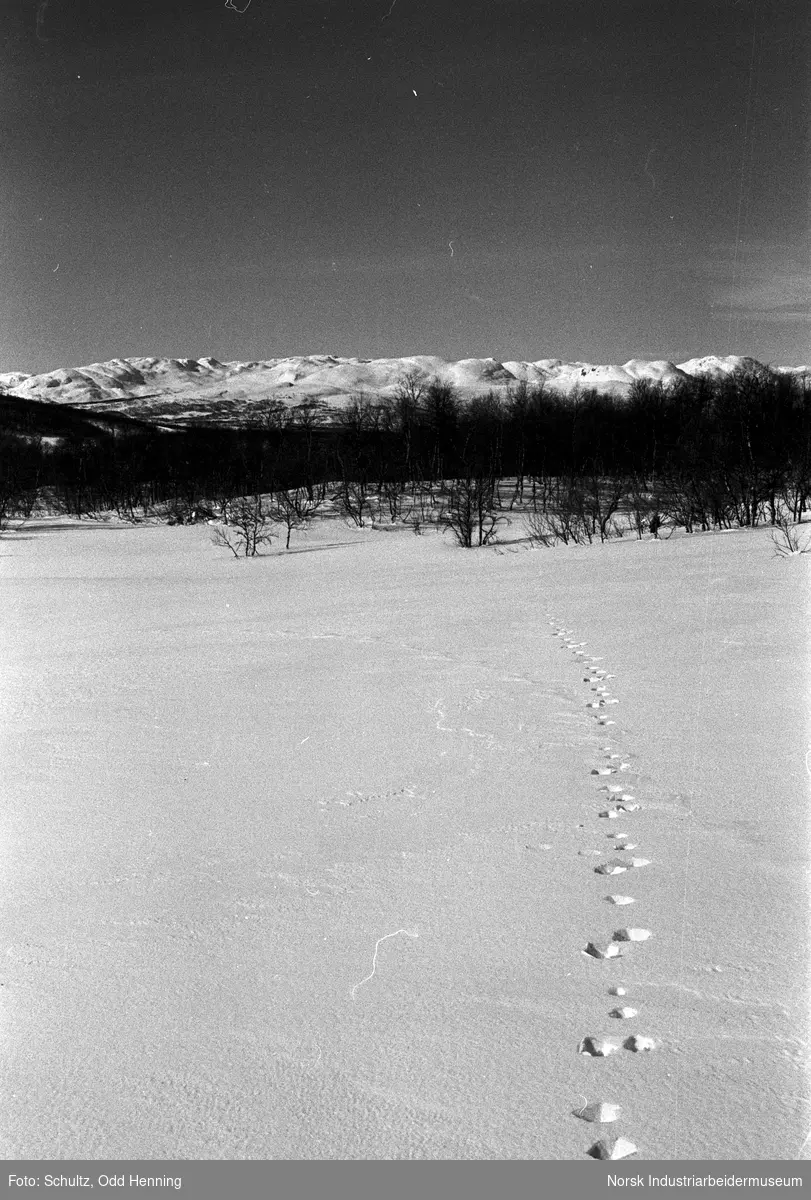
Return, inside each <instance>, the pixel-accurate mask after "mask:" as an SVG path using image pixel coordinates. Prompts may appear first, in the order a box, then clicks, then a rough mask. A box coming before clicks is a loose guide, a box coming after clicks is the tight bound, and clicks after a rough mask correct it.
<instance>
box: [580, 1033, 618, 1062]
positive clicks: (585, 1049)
mask: <svg viewBox="0 0 811 1200" xmlns="http://www.w3.org/2000/svg"><path fill="white" fill-rule="evenodd" d="M620 1049H621V1046H620V1043H619V1042H617V1041H615V1040H614V1039H613V1038H601V1037H584V1038H583V1040H582V1041H581V1042H580V1044H579V1046H578V1047H577V1053H578V1054H588V1055H590V1056H591V1057H592V1058H607V1057H608V1055H609V1054H615V1053H616V1051H617V1050H620Z"/></svg>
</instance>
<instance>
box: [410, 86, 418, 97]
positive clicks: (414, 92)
mask: <svg viewBox="0 0 811 1200" xmlns="http://www.w3.org/2000/svg"><path fill="white" fill-rule="evenodd" d="M411 90H412V92H414V89H413V88H412V89H411ZM416 94H417V93H416V92H414V95H415V96H416Z"/></svg>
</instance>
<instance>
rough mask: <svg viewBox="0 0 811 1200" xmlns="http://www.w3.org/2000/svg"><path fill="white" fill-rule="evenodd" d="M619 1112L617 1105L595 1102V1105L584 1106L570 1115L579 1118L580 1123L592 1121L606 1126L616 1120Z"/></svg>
mask: <svg viewBox="0 0 811 1200" xmlns="http://www.w3.org/2000/svg"><path fill="white" fill-rule="evenodd" d="M621 1111H622V1109H621V1108H620V1106H619V1105H618V1104H608V1103H606V1102H605V1101H597V1103H595V1104H586V1105H585V1106H584V1107H583V1108H576V1109H575V1110H574V1113H573V1114H572V1115H573V1116H575V1117H580V1119H581V1121H593V1122H596V1123H597V1124H598V1125H606V1124H608V1122H609V1121H616V1120H618V1119H619V1115H620V1113H621Z"/></svg>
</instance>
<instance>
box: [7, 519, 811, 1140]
mask: <svg viewBox="0 0 811 1200" xmlns="http://www.w3.org/2000/svg"><path fill="white" fill-rule="evenodd" d="M209 534H210V531H209V530H207V529H205V528H203V529H201V528H185V527H175V528H167V527H149V528H147V527H134V528H130V527H121V526H113V525H110V526H104V525H97V526H93V525H90V524H81V525H80V524H78V523H71V522H65V521H61V522H59V521H58V522H39V523H37V522H33V523H31V524H30V525H29V526H26V527H25V528H24V529H22V530H21V531H20V532H19V533H18V534H8V535H6V536H4V537H3V539H2V540H1V541H0V588H1V589H2V611H3V621H2V623H1V624H0V661H2V682H0V701H1V702H2V726H0V729H1V730H2V732H1V733H0V754H2V762H3V784H2V792H3V804H2V810H1V811H2V817H1V818H0V822H1V826H0V827H1V829H2V843H1V846H0V852H1V854H2V865H3V874H4V890H3V901H4V912H3V930H4V934H3V938H4V947H3V949H4V955H3V959H2V962H3V970H2V976H1V977H0V982H2V984H3V987H2V988H0V1005H1V1006H2V1017H3V1076H4V1084H3V1088H2V1092H1V1093H0V1095H2V1100H0V1129H2V1131H3V1132H2V1146H1V1147H0V1149H1V1150H2V1154H3V1156H4V1157H7V1158H28V1157H31V1158H38V1157H42V1158H53V1157H61V1158H86V1157H91V1158H92V1157H98V1158H100V1157H105V1158H122V1159H138V1158H156V1159H160V1158H167V1157H168V1158H175V1157H177V1158H186V1157H188V1158H260V1159H265V1158H275V1157H284V1158H290V1157H294V1158H295V1157H303V1158H309V1157H321V1158H378V1157H385V1158H511V1157H518V1158H530V1159H537V1158H540V1159H543V1158H563V1159H569V1158H572V1159H576V1158H581V1157H583V1156H584V1155H585V1153H586V1151H587V1150H588V1148H589V1147H590V1146H592V1145H593V1144H594V1143H595V1141H597V1139H598V1138H600V1137H608V1136H614V1135H617V1134H621V1135H622V1136H624V1137H626V1138H628V1139H630V1140H631V1141H633V1142H634V1143H635V1144H636V1145H637V1146H638V1148H639V1152H640V1155H641V1156H642V1157H643V1158H652V1159H671V1158H682V1159H690V1158H713V1159H724V1158H736V1159H741V1158H744V1159H746V1158H753V1159H757V1158H782V1159H791V1158H795V1157H797V1156H803V1157H805V1156H808V1155H809V1152H810V1151H809V1145H811V1139H808V1141H807V1140H806V1139H807V1137H808V1134H809V1130H810V1129H811V1103H809V1100H810V1099H811V1092H810V1091H809V1087H808V1075H807V1071H806V1062H807V1053H806V1048H807V1036H808V998H809V974H808V945H809V938H808V934H809V907H808V880H809V874H808V864H809V829H808V800H809V786H808V785H809V775H808V769H807V763H808V759H807V758H806V755H807V751H808V745H809V728H808V705H807V699H808V694H809V663H808V615H809V602H808V597H809V594H811V593H810V592H809V568H811V556H806V557H795V558H791V559H777V558H774V557H773V556H772V547H771V543H770V541H769V535H768V531H767V530H755V531H754V532H752V531H742V532H733V533H726V534H706V535H696V536H694V537H692V538H687V537H682V538H681V539H676V538H674V539H672V540H671V541H668V542H661V543H653V542H642V543H640V542H636V541H630V540H629V539H628V538H626V539H624V540H623V541H619V542H613V543H609V544H607V545H606V546H599V545H595V546H587V547H571V548H567V549H564V548H558V549H556V550H553V551H544V550H539V551H535V552H529V551H526V550H525V549H524V548H523V546H520V547H519V546H517V545H512V546H501V547H498V548H494V549H487V550H482V551H463V550H460V549H458V548H457V547H455V546H454V545H453V544H452V542H451V541H450V540H449V539H447V538H445V539H443V538H441V537H440V536H433V535H426V536H425V537H421V538H416V537H414V536H413V535H412V534H411V533H410V532H403V533H395V532H391V533H385V532H371V531H357V530H355V531H350V530H348V529H346V527H345V526H343V525H342V524H340V523H339V522H337V521H325V522H322V523H317V524H316V525H314V526H313V528H312V530H311V531H310V532H309V533H308V534H306V535H304V534H300V533H297V534H294V538H293V546H292V549H291V551H290V552H289V553H288V554H284V553H283V552H282V553H279V554H277V553H276V552H275V547H274V549H273V550H272V552H271V553H269V554H267V555H265V556H264V557H261V558H257V559H255V560H239V561H237V560H235V559H234V558H233V557H232V556H231V555H230V554H229V553H228V552H227V551H225V550H221V549H220V550H218V549H216V548H215V547H214V546H213V545H212V544H211V543H210V540H209ZM561 631H570V632H567V633H565V634H564V633H562V632H561ZM567 643H572V644H571V645H570V644H567ZM574 643H585V645H582V646H579V645H574ZM590 656H596V659H597V661H595V660H594V659H592V658H591V657H590ZM598 672H604V673H605V675H599V676H598ZM598 679H599V681H598ZM598 688H602V689H605V691H597V690H595V689H598ZM601 700H602V701H604V702H605V703H604V704H602V706H600V707H596V708H591V707H587V705H591V704H598V705H599V704H600V701H601ZM613 700H616V701H618V703H616V704H612V703H611V701H613ZM608 721H612V722H613V724H607V723H606V724H604V723H601V722H608ZM612 755H615V756H619V757H611V756H612ZM623 763H627V764H629V765H628V766H627V767H625V768H622V769H620V767H621V764H623ZM601 769H605V770H608V769H612V770H614V773H613V774H606V775H597V774H594V773H593V772H595V771H599V770H601ZM612 787H621V788H622V789H623V790H624V792H625V793H626V795H632V796H633V797H635V800H634V801H633V802H632V801H626V804H631V803H638V804H639V805H640V806H641V807H640V808H639V809H637V810H635V811H627V812H625V813H623V814H622V815H621V817H620V818H615V819H606V818H600V817H599V816H598V813H599V812H600V811H608V810H609V809H610V807H611V805H612V799H611V797H612V793H610V792H606V791H603V790H601V789H604V788H612ZM617 795H618V793H613V796H614V798H615V799H614V801H613V803H616V796H617ZM622 833H624V834H627V835H629V838H628V840H630V841H631V842H633V843H635V848H634V849H632V850H631V849H629V850H628V851H627V852H625V853H624V854H622V853H618V852H615V851H614V850H612V843H613V845H615V846H616V844H617V843H620V842H621V841H622V839H621V838H617V837H614V838H610V837H609V836H608V835H609V834H622ZM597 852H599V853H597ZM617 857H618V858H620V859H622V860H623V861H626V862H630V861H631V859H632V858H640V857H641V858H645V859H648V860H650V861H649V863H648V864H647V865H645V866H635V867H632V868H631V869H629V870H627V871H625V872H624V873H621V874H618V875H616V876H609V875H600V874H598V873H596V871H595V867H597V866H598V865H599V864H600V863H603V862H605V861H607V860H608V859H611V858H617ZM612 894H622V895H627V896H631V897H633V898H634V901H635V903H634V904H632V905H628V906H624V907H623V906H612V905H611V904H610V903H609V902H607V900H606V896H608V895H612ZM623 927H633V928H642V929H646V930H650V931H651V933H652V936H651V937H650V938H649V939H648V940H646V941H642V942H630V943H628V942H626V943H621V946H622V949H623V954H622V955H621V956H617V957H612V958H607V959H597V958H593V957H591V956H589V955H586V954H584V953H583V951H584V949H585V947H586V946H587V944H588V943H589V942H608V941H611V939H612V934H613V933H614V932H615V931H618V930H620V929H622V928H623ZM617 985H621V986H624V987H625V989H626V994H625V996H624V997H623V998H621V999H618V998H616V997H615V996H612V995H610V994H609V989H610V988H611V987H614V986H617ZM615 1005H622V1006H624V1005H627V1006H630V1007H632V1008H634V1009H636V1010H637V1015H636V1016H634V1017H629V1018H625V1019H622V1018H612V1017H611V1016H610V1015H609V1013H610V1012H611V1010H612V1009H613V1007H614V1006H615ZM634 1034H637V1035H642V1036H645V1037H650V1038H653V1039H655V1041H656V1043H657V1046H656V1049H654V1050H653V1051H650V1052H646V1051H639V1052H634V1051H633V1050H630V1049H625V1048H620V1049H618V1050H617V1051H616V1053H613V1054H611V1055H610V1056H608V1057H592V1056H590V1055H587V1054H579V1053H578V1045H579V1043H580V1042H581V1040H582V1039H584V1038H586V1037H588V1036H593V1037H595V1038H598V1039H599V1038H600V1037H602V1036H603V1035H609V1036H610V1037H613V1039H614V1040H615V1042H616V1043H617V1044H619V1045H621V1044H622V1043H623V1042H624V1041H625V1040H626V1039H627V1038H629V1037H630V1036H632V1035H634ZM595 1101H606V1102H609V1103H613V1104H617V1105H619V1106H620V1107H621V1113H620V1119H619V1120H618V1121H617V1122H616V1123H615V1124H611V1125H604V1126H600V1125H595V1124H589V1123H588V1122H586V1121H585V1120H584V1119H582V1117H578V1116H576V1115H574V1114H575V1113H576V1112H577V1111H582V1110H583V1109H584V1108H585V1106H586V1105H587V1104H591V1103H593V1102H595Z"/></svg>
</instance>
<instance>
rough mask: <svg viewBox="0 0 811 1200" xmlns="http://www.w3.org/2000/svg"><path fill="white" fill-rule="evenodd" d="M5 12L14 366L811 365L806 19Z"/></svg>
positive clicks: (792, 6) (5, 366)
mask: <svg viewBox="0 0 811 1200" xmlns="http://www.w3.org/2000/svg"><path fill="white" fill-rule="evenodd" d="M237 8H242V9H244V10H245V11H244V12H242V13H240V12H238V11H237ZM0 12H1V13H2V22H3V26H4V28H3V39H2V49H0V77H1V78H0V122H1V124H0V128H1V129H2V144H0V222H1V223H0V229H1V230H2V233H1V234H0V271H1V272H2V287H1V288H0V297H1V298H2V310H1V311H0V371H8V370H24V371H44V370H50V369H53V368H55V367H57V366H63V365H81V364H86V363H90V362H96V361H102V360H105V359H109V358H113V357H117V356H130V355H147V354H152V355H166V356H184V355H190V356H195V357H200V356H202V355H204V354H214V355H216V356H217V357H218V358H221V359H259V358H271V357H281V356H285V355H290V354H316V353H330V354H338V355H358V356H361V357H367V358H372V357H388V356H400V355H406V354H439V355H441V356H443V357H445V358H449V359H456V358H463V357H484V356H486V355H493V356H494V357H496V358H499V359H511V358H521V359H537V358H546V357H559V358H564V359H585V360H588V361H592V362H624V361H626V360H627V359H628V358H631V357H642V358H671V359H675V360H677V361H678V360H683V359H685V358H688V357H692V356H694V355H699V354H705V353H718V354H727V353H736V354H752V355H754V356H755V357H757V358H759V359H761V360H762V361H766V362H773V363H783V364H786V365H796V364H798V363H802V362H807V361H808V360H809V359H811V347H809V331H810V330H811V253H810V249H809V248H810V245H811V243H810V240H809V225H810V224H811V178H810V176H809V162H810V161H811V120H810V118H811V70H810V69H809V63H810V62H811V18H810V17H809V6H808V5H807V4H806V3H805V2H803V0H488V2H487V3H482V2H481V0H454V2H453V3H448V2H446V0H394V3H392V2H391V0H382V3H377V2H375V3H373V2H371V0H333V2H327V0H294V2H291V0H250V3H247V0H229V2H228V4H226V3H224V2H222V0H158V2H155V0H132V2H131V0H0ZM415 93H416V94H415Z"/></svg>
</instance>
